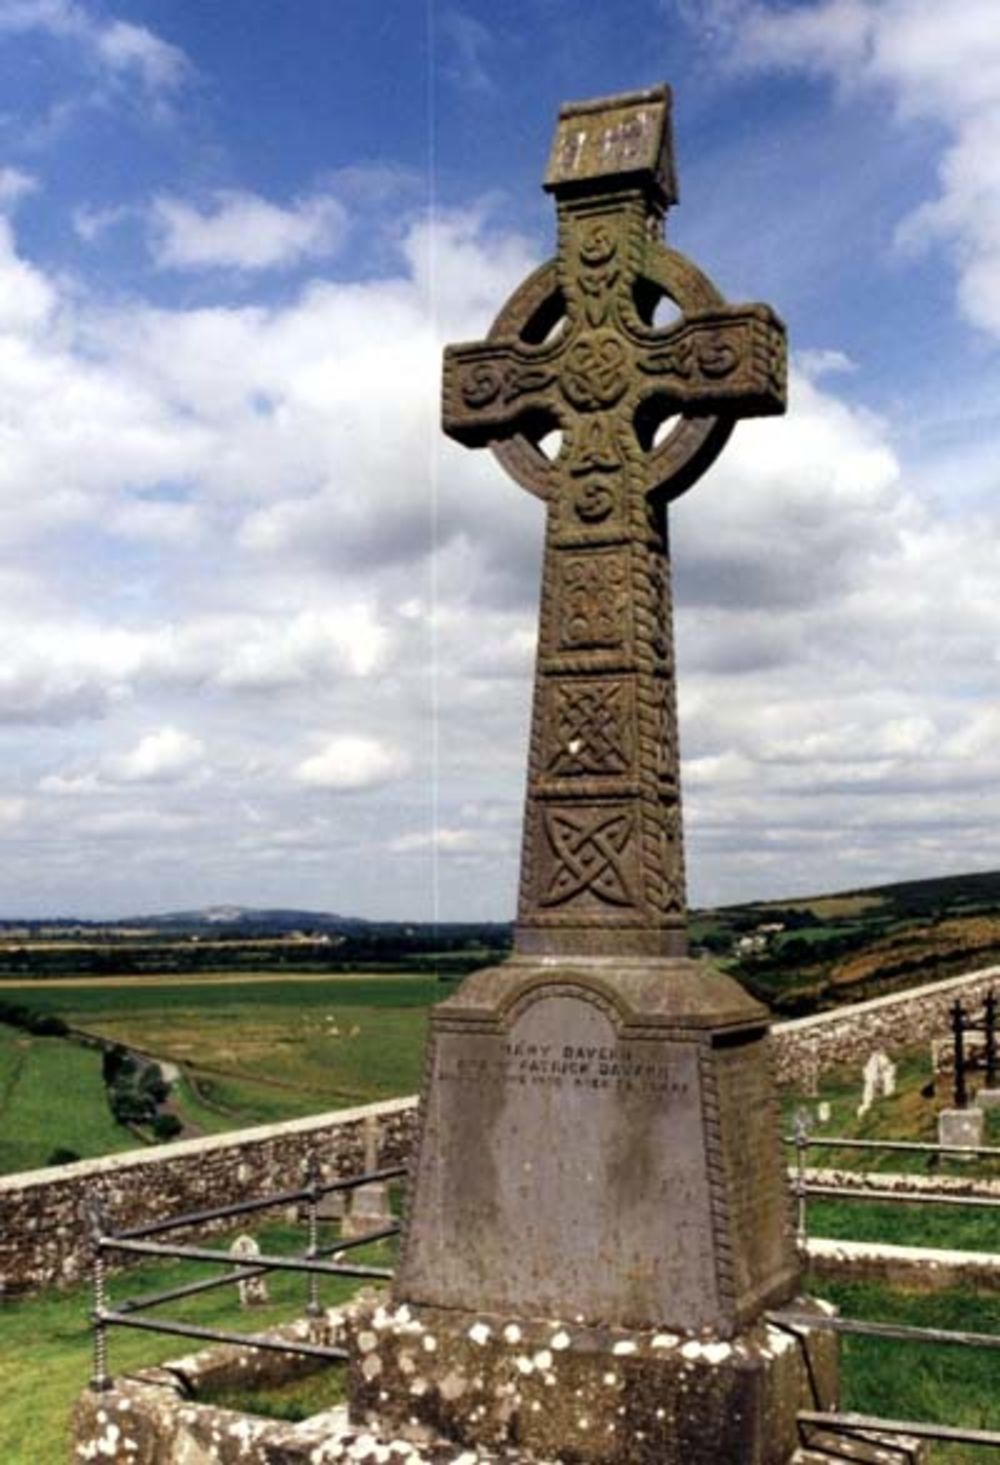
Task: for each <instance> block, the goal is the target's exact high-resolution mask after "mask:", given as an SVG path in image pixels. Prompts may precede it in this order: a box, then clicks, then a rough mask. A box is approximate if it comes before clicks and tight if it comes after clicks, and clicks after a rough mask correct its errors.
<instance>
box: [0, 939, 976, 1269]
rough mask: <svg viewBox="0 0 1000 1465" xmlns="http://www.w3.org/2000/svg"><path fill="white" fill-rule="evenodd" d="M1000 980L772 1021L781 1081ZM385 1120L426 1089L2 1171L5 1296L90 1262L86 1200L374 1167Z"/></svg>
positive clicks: (913, 1027) (915, 1029)
mask: <svg viewBox="0 0 1000 1465" xmlns="http://www.w3.org/2000/svg"><path fill="white" fill-rule="evenodd" d="M994 986H995V987H997V988H1000V967H990V968H987V969H985V970H981V971H976V972H970V973H968V974H966V975H965V976H961V977H951V978H949V979H948V980H947V981H943V982H934V983H931V984H930V985H928V986H925V987H919V988H916V989H915V990H911V991H908V992H900V993H896V994H893V995H892V996H889V997H877V998H875V999H874V1000H873V1001H871V1002H860V1003H856V1004H855V1005H854V1006H852V1007H844V1008H840V1009H839V1010H838V1011H836V1012H829V1013H822V1014H820V1015H819V1016H818V1017H805V1018H799V1019H796V1020H795V1021H792V1022H784V1023H778V1024H776V1026H775V1027H774V1029H773V1032H774V1043H775V1050H776V1056H777V1074H778V1081H779V1083H782V1084H789V1085H795V1086H796V1087H801V1088H804V1089H808V1088H809V1086H810V1083H811V1082H812V1081H813V1079H814V1078H815V1077H818V1076H819V1075H821V1074H822V1073H824V1072H825V1071H826V1070H828V1069H830V1068H834V1067H836V1066H837V1065H838V1064H842V1063H857V1064H859V1065H860V1064H861V1063H863V1062H864V1060H865V1058H866V1057H867V1056H868V1054H869V1053H870V1052H871V1050H872V1049H873V1048H885V1049H886V1050H888V1051H889V1052H892V1051H893V1050H894V1049H899V1048H904V1047H909V1046H912V1045H914V1044H916V1043H920V1042H924V1041H928V1042H929V1040H930V1039H931V1038H932V1037H934V1036H939V1035H941V1034H943V1033H945V1032H947V1031H948V1013H949V1010H950V1008H951V1004H952V1003H953V1002H954V1001H955V998H956V997H961V998H962V1000H963V1001H964V1002H966V1003H967V1004H979V1003H980V1002H981V1001H982V999H983V997H984V996H985V995H986V993H987V992H988V991H989V990H990V988H991V987H994ZM366 1118H371V1119H372V1120H373V1121H374V1122H375V1123H376V1124H377V1126H378V1131H379V1161H380V1163H382V1164H397V1163H400V1164H401V1163H405V1162H406V1160H407V1159H408V1157H409V1152H410V1149H411V1146H412V1143H413V1138H414V1135H415V1132H416V1100H415V1099H412V1098H408V1099H395V1100H392V1101H390V1102H388V1103H383V1104H370V1105H367V1106H366V1107H364V1108H359V1109H344V1110H340V1111H338V1112H336V1113H333V1114H320V1115H316V1116H313V1117H311V1118H309V1119H296V1120H292V1121H290V1122H288V1123H285V1124H273V1125H264V1126H260V1127H257V1128H254V1129H241V1130H238V1131H236V1132H234V1133H232V1134H223V1135H217V1136H214V1137H213V1138H211V1139H197V1140H183V1141H181V1142H179V1143H176V1144H166V1145H159V1146H157V1147H156V1148H155V1149H143V1150H136V1151H130V1152H129V1153H127V1154H123V1155H114V1156H109V1157H108V1158H106V1159H101V1160H83V1161H80V1162H79V1163H78V1164H75V1165H65V1166H61V1167H59V1168H58V1169H48V1170H34V1171H30V1172H28V1173H26V1174H21V1175H9V1176H5V1177H2V1176H0V1296H2V1295H3V1294H6V1295H8V1296H10V1295H13V1294H15V1293H17V1292H22V1291H27V1290H30V1289H33V1288H36V1287H41V1286H47V1285H49V1284H51V1283H53V1282H55V1283H61V1282H72V1281H76V1280H77V1279H78V1278H80V1277H81V1276H85V1275H86V1274H87V1271H88V1268H89V1261H90V1252H89V1247H88V1241H87V1226H86V1218H85V1205H86V1201H87V1199H88V1198H89V1197H90V1196H91V1195H97V1196H99V1197H100V1199H101V1200H102V1201H103V1203H104V1204H105V1206H106V1208H107V1210H108V1212H109V1214H110V1216H111V1217H112V1219H113V1220H114V1221H115V1223H116V1224H117V1225H119V1226H122V1227H125V1226H137V1225H141V1224H142V1223H143V1222H144V1221H150V1220H153V1219H154V1218H156V1217H161V1216H164V1215H169V1214H171V1213H173V1214H179V1213H181V1212H185V1211H194V1210H199V1209H204V1208H207V1207H211V1206H213V1205H220V1204H223V1203H225V1202H227V1201H232V1200H237V1199H240V1198H243V1197H250V1196H255V1195H262V1194H264V1193H265V1192H267V1191H276V1190H293V1189H295V1188H297V1187H298V1186H300V1185H301V1184H302V1176H303V1167H304V1164H305V1160H306V1157H307V1155H309V1154H311V1153H315V1154H316V1156H317V1159H318V1160H319V1162H320V1167H321V1172H322V1175H323V1178H324V1179H333V1178H334V1177H335V1176H346V1175H352V1174H358V1173H360V1172H361V1170H362V1169H363V1168H364V1164H363V1157H364V1123H365V1119H366Z"/></svg>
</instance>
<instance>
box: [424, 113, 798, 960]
mask: <svg viewBox="0 0 1000 1465" xmlns="http://www.w3.org/2000/svg"><path fill="white" fill-rule="evenodd" d="M668 108H669V94H668V93H667V91H666V89H665V88H661V89H654V90H653V91H651V92H649V93H642V94H633V95H631V96H628V97H623V98H619V99H614V98H612V99H610V100H609V101H608V103H607V104H606V105H605V104H603V103H602V104H601V105H600V106H599V107H596V108H595V107H594V106H588V107H584V108H582V109H575V110H574V109H573V108H572V107H571V108H569V109H564V111H563V113H562V115H561V119H560V124H559V129H558V132H557V137H556V142H555V144H554V147H553V151H552V155H551V159H550V165H549V172H548V175H547V179H546V187H547V188H549V189H550V190H551V191H552V192H553V193H554V194H555V197H556V205H557V214H558V223H559V230H558V241H557V249H556V255H555V259H554V260H552V261H551V262H550V263H548V264H546V265H544V266H542V268H541V269H539V270H537V271H536V272H535V273H534V274H533V275H532V276H531V277H530V278H529V279H528V280H526V281H525V283H524V284H523V285H522V286H521V287H519V289H518V290H516V291H515V292H514V294H513V296H512V297H511V299H510V301H509V302H508V303H507V305H506V306H505V307H504V308H503V310H502V311H501V312H500V314H499V316H498V317H497V320H496V322H495V323H494V325H493V328H492V330H491V331H490V333H489V336H488V337H487V339H486V340H485V341H479V342H475V343H472V344H469V345H465V346H451V347H449V348H448V350H447V352H446V354H445V380H444V424H445V429H446V431H448V432H449V433H450V434H451V435H452V436H454V437H456V438H457V439H458V440H459V441H461V442H465V443H467V444H469V445H470V446H483V445H488V446H490V447H491V448H492V449H493V451H494V452H495V454H496V456H497V457H498V459H499V460H500V462H501V463H502V464H503V466H504V467H505V469H506V470H507V471H508V472H510V473H511V474H512V475H513V476H514V477H515V478H516V479H517V481H518V482H519V483H521V484H522V485H523V486H524V487H526V488H528V489H530V490H531V491H532V492H534V493H536V494H538V495H539V496H540V497H542V498H543V499H544V500H545V501H546V504H547V508H548V515H547V524H546V546H545V568H544V572H543V584H542V610H541V626H540V638H539V656H538V665H537V671H536V687H535V700H534V709H533V716H532V733H531V744H530V753H529V767H528V799H527V810H526V818H525V830H524V846H523V855H522V863H521V894H520V907H519V925H518V945H519V948H520V949H521V950H523V951H533V952H538V951H554V952H557V953H566V954H568V953H571V952H574V951H577V952H579V951H594V952H612V951H617V952H623V953H628V952H632V953H635V954H637V955H638V954H650V953H653V952H657V951H669V952H672V953H674V954H681V952H682V951H683V925H684V852H683V838H682V830H681V810H680V780H679V753H678V742H677V711H676V688H675V683H674V660H673V638H672V626H671V608H670V568H669V567H670V559H669V546H668V540H667V523H666V507H665V506H666V504H667V502H669V500H671V499H672V498H675V497H676V496H677V495H678V494H680V493H683V492H684V491H685V490H686V489H688V488H689V487H691V485H692V484H693V483H694V482H695V481H696V480H697V479H698V478H699V477H700V476H701V474H702V473H703V472H704V471H705V470H706V468H707V467H708V466H709V465H710V464H711V462H712V461H713V460H714V458H715V456H716V455H717V454H718V453H719V452H720V451H721V449H722V447H723V446H724V444H725V442H726V439H727V437H728V435H729V433H730V431H731V429H732V426H733V424H734V423H735V422H736V421H737V419H738V418H740V417H748V416H760V415H765V414H768V413H774V412H780V411H783V410H784V391H785V378H784V373H785V344H784V329H783V327H782V325H781V322H780V321H779V320H778V319H777V317H776V316H775V315H774V313H773V312H772V311H771V310H770V309H769V308H768V307H767V306H765V305H737V306H732V305H728V304H727V303H726V302H725V300H724V299H723V298H722V296H721V295H720V294H719V292H718V290H716V288H715V286H714V285H713V284H712V283H711V281H710V280H708V279H707V277H706V276H705V275H704V274H703V273H702V272H701V271H700V270H699V269H698V268H697V266H696V265H694V264H692V263H691V261H690V260H687V259H685V258H684V257H683V256H682V255H680V254H678V253H677V252H676V251H674V250H672V249H668V248H667V247H666V245H665V244H664V243H663V242H662V239H661V232H662V218H663V212H664V209H665V207H666V206H668V205H669V204H670V203H672V202H673V201H674V198H675V185H674V178H673V160H672V155H671V149H670V137H669V118H668ZM662 296H668V297H669V298H670V299H671V300H672V301H673V302H674V304H675V305H676V306H677V308H678V311H679V313H680V314H679V319H677V320H676V321H675V322H674V323H673V324H672V325H670V326H668V327H664V328H658V327H656V326H655V325H653V324H652V323H651V322H652V321H653V319H654V313H655V305H656V301H657V300H658V299H659V298H660V297H662ZM560 318H561V319H562V322H563V323H562V327H561V329H560V330H558V331H556V330H554V329H553V328H554V326H555V325H556V323H557V322H558V321H559V320H560ZM669 417H673V418H675V421H674V423H673V425H672V426H671V427H670V429H669V431H666V433H665V435H664V436H663V440H662V441H659V440H658V438H657V434H656V424H657V423H658V422H662V421H666V419H667V418H669ZM547 427H558V428H560V429H561V430H562V447H561V450H560V453H559V455H558V457H557V458H556V459H554V460H552V461H550V460H548V459H546V458H544V457H543V455H542V453H541V452H540V451H539V450H538V448H537V447H536V446H535V444H536V443H537V442H538V441H539V439H540V437H541V435H542V434H543V433H544V431H545V430H546V428H547Z"/></svg>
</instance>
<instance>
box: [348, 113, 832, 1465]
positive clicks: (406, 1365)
mask: <svg viewBox="0 0 1000 1465" xmlns="http://www.w3.org/2000/svg"><path fill="white" fill-rule="evenodd" d="M669 106H670V94H669V92H668V91H667V89H666V88H665V87H661V88H656V89H654V90H651V91H645V92H636V93H630V94H628V95H625V96H620V97H612V98H606V99H602V100H600V101H596V102H589V103H584V104H582V105H581V104H574V105H572V106H567V107H564V108H563V109H562V112H561V113H560V117H559V123H558V127H557V130H556V138H555V145H554V147H553V151H552V155H551V159H550V162H549V168H548V173H547V176H546V184H545V186H546V187H547V188H548V189H549V190H550V191H551V192H552V193H554V194H555V197H556V205H557V213H558V221H559V241H558V250H557V255H556V258H555V260H554V261H552V262H551V263H549V264H546V265H543V266H542V268H541V269H539V270H538V271H536V272H535V274H533V275H532V276H531V277H530V278H529V279H528V280H526V281H525V283H524V284H523V285H521V286H520V288H519V289H517V290H515V292H514V294H513V296H512V297H511V299H510V300H509V301H508V303H507V305H506V306H505V307H504V308H503V310H502V311H501V312H500V315H499V316H498V317H497V320H496V323H495V324H494V326H493V328H492V330H491V331H490V333H489V335H488V336H487V338H486V339H485V340H484V341H481V342H477V343H475V344H472V345H464V346H452V347H450V348H449V349H448V351H447V352H446V357H445V373H444V426H445V430H446V431H447V432H448V433H450V434H451V435H452V436H453V437H455V438H457V439H458V440H459V441H460V442H463V443H467V444H469V445H471V446H474V447H475V446H487V445H488V446H489V447H490V448H492V450H493V452H494V453H495V455H496V456H497V458H498V459H499V460H500V462H501V464H502V465H503V466H504V468H505V469H506V470H507V471H508V472H509V473H510V474H512V475H513V477H514V478H516V479H517V480H518V481H519V482H520V483H521V484H523V485H524V486H525V487H526V488H528V489H530V490H531V491H532V492H533V493H536V494H538V495H539V496H540V497H541V498H543V499H544V501H545V504H546V508H547V516H546V544H545V565H544V576H543V585H542V608H541V625H540V632H539V645H538V665H537V675H536V680H535V703H534V713H533V725H532V734H531V748H530V754H529V766H528V798H527V809H526V814H525V828H524V850H523V857H522V879H521V894H520V907H519V918H518V927H517V936H516V941H515V949H514V954H513V956H512V958H511V959H510V960H509V961H507V962H505V963H504V964H503V965H501V966H498V967H493V968H490V969H487V970H482V971H477V972H473V973H472V974H471V975H470V976H469V977H467V978H466V980H465V981H464V982H463V983H462V985H461V987H460V988H459V989H458V990H457V991H456V992H455V993H454V994H453V995H451V996H449V998H448V999H447V1001H445V1002H442V1003H441V1004H440V1005H439V1006H437V1007H436V1008H435V1009H434V1011H433V1013H432V1016H431V1024H430V1036H429V1041H428V1050H427V1059H426V1067H425V1077H424V1087H423V1093H422V1099H421V1109H420V1130H419V1139H418V1144H417V1153H416V1158H415V1160H414V1162H413V1165H412V1167H411V1175H410V1183H409V1187H408V1194H407V1202H406V1212H405V1219H404V1225H403V1239H402V1249H401V1256H400V1262H399V1267H398V1270H397V1273H396V1278H395V1281H394V1284H393V1299H392V1303H393V1305H392V1307H391V1309H386V1308H382V1309H381V1310H380V1311H375V1312H373V1313H370V1312H367V1311H365V1309H362V1310H361V1312H360V1314H359V1317H358V1320H357V1322H356V1324H354V1325H352V1326H354V1328H355V1332H354V1336H355V1339H356V1342H355V1343H354V1344H353V1345H351V1346H352V1348H353V1359H354V1362H353V1364H352V1374H351V1413H352V1419H353V1420H354V1421H355V1422H357V1423H364V1424H365V1425H367V1426H371V1427H372V1428H375V1429H382V1430H392V1429H396V1428H398V1429H401V1430H413V1429H424V1430H425V1431H429V1432H431V1433H433V1434H439V1435H440V1434H443V1435H444V1436H445V1437H446V1439H448V1440H449V1441H452V1442H454V1444H455V1449H456V1451H459V1450H460V1448H469V1449H472V1450H473V1451H474V1452H475V1451H477V1450H478V1448H479V1447H480V1446H483V1447H485V1448H486V1449H487V1451H490V1450H493V1449H497V1450H502V1451H503V1450H509V1449H513V1448H514V1447H515V1446H516V1447H517V1450H518V1451H519V1452H520V1453H516V1454H515V1455H508V1454H503V1456H502V1458H504V1459H508V1458H510V1459H512V1460H513V1459H517V1460H518V1461H521V1460H524V1461H529V1460H536V1459H539V1460H554V1459H558V1460H563V1459H566V1460H573V1461H576V1462H593V1465H741V1462H746V1465H788V1462H790V1461H791V1460H792V1457H793V1455H794V1454H795V1450H796V1443H797V1427H796V1410H797V1409H799V1408H804V1407H812V1408H816V1407H820V1408H822V1407H828V1406H829V1405H830V1404H831V1403H832V1402H833V1399H834V1397H835V1383H836V1344H835V1340H834V1339H833V1338H832V1336H831V1335H829V1334H825V1335H817V1333H816V1330H815V1328H813V1327H812V1323H811V1321H810V1314H809V1312H808V1307H807V1306H806V1305H805V1304H803V1307H802V1309H800V1311H799V1313H798V1314H797V1320H796V1324H795V1327H796V1330H797V1336H796V1338H794V1339H793V1338H792V1337H791V1336H790V1335H789V1334H788V1333H787V1332H785V1333H780V1334H776V1333H775V1332H774V1330H773V1328H772V1327H771V1325H770V1323H769V1322H768V1316H767V1313H768V1310H769V1309H774V1308H776V1307H781V1306H783V1305H784V1304H785V1303H787V1302H789V1301H790V1300H791V1299H792V1297H793V1296H794V1294H795V1291H796V1288H797V1284H798V1277H799V1265H798V1258H797V1256H796V1252H795V1245H794V1237H793V1234H792V1226H791V1212H790V1203H789V1201H790V1198H789V1193H788V1182H787V1170H786V1166H785V1163H784V1159H783V1156H782V1153H781V1147H780V1143H779V1112H778V1106H777V1100H776V1092H775V1088H774V1082H773V1077H772V1073H771V1067H770V1059H769V1053H770V1048H769V1039H768V1014H767V1012H766V1010H765V1009H764V1008H763V1007H762V1006H761V1005H760V1004H759V1003H757V1002H755V1001H754V1000H753V999H752V998H751V997H749V996H748V995H747V993H745V992H744V991H743V990H742V988H741V987H740V986H739V985H738V984H737V983H736V982H735V981H734V980H733V979H732V978H730V977H728V976H726V975H725V974H724V973H722V972H718V971H715V970H713V969H712V968H711V967H710V966H708V965H707V964H705V963H703V962H701V961H695V960H692V959H691V958H690V957H689V956H688V955H687V949H686V936H685V896H684V862H683V848H682V834H681V811H680V789H679V780H678V753H677V719H676V696H675V685H674V662H673V650H672V636H671V615H670V586H669V554H668V541H667V523H666V505H667V503H668V501H669V500H670V499H672V498H676V497H677V495H678V494H680V493H682V492H684V490H685V489H687V488H689V487H690V486H691V485H692V484H693V483H694V482H695V481H696V480H697V479H698V478H699V477H700V476H701V474H702V473H703V472H704V471H705V469H706V468H707V467H708V466H709V465H710V464H711V462H712V461H713V459H714V458H715V457H716V456H717V454H718V453H719V452H720V451H721V449H722V447H723V445H724V444H725V442H726V439H727V437H728V436H729V433H730V432H731V430H732V428H733V425H734V423H735V422H736V420H737V419H738V418H740V417H748V416H753V415H760V414H767V413H780V412H781V411H782V410H783V407H784V371H785V341H784V330H783V327H782V325H781V322H780V321H779V320H778V318H777V317H776V316H775V315H774V314H773V312H772V311H771V310H770V309H768V307H767V306H764V305H738V306H731V305H727V304H726V303H725V301H724V300H723V299H722V297H721V296H720V294H719V293H718V291H717V290H716V289H715V287H714V286H713V285H712V284H711V283H710V282H709V281H708V280H707V279H706V277H705V276H704V275H703V274H702V273H701V271H700V270H698V269H697V268H696V267H695V266H694V265H693V264H691V263H690V262H689V261H688V260H686V259H684V258H683V256H682V255H680V254H677V253H676V252H675V251H673V250H671V249H668V248H667V247H666V246H665V245H664V244H663V243H662V240H661V229H662V221H663V214H664V211H665V209H666V208H667V206H668V205H669V204H671V203H673V202H674V201H675V195H676V191H675V185H674V175H673V161H672V156H671V145H670V130H669ZM664 306H666V307H668V308H669V309H672V310H674V311H675V313H676V318H675V319H673V320H666V321H661V316H662V314H663V307H664ZM555 434H558V435H559V438H560V441H559V447H558V450H557V451H555V452H554V453H553V455H552V456H549V455H548V453H547V451H546V449H547V447H548V446H549V443H550V441H551V439H552V437H553V435H555ZM803 1319H805V1321H803ZM459 1457H460V1456H459V1454H457V1453H456V1456H455V1458H456V1459H457V1458H459ZM435 1458H437V1457H435ZM442 1458H447V1459H451V1458H452V1456H451V1455H447V1454H445V1455H443V1456H442ZM461 1458H467V1457H461ZM474 1458H477V1459H478V1458H480V1456H479V1454H478V1453H475V1454H474ZM488 1458H494V1456H492V1455H488ZM795 1458H796V1460H798V1459H799V1457H798V1456H796V1457H795ZM802 1458H803V1459H804V1458H805V1457H802ZM809 1458H810V1459H812V1458H814V1457H813V1456H812V1455H810V1456H809Z"/></svg>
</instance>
